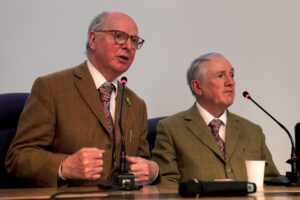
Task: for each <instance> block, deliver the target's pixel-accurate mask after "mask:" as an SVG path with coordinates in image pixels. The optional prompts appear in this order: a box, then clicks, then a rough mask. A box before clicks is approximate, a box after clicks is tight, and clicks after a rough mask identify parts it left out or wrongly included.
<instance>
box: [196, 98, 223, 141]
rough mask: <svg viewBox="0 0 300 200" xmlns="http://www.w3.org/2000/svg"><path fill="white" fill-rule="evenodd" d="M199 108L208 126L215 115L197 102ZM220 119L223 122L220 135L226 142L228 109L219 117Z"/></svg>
mask: <svg viewBox="0 0 300 200" xmlns="http://www.w3.org/2000/svg"><path fill="white" fill-rule="evenodd" d="M196 105H197V108H198V110H199V112H200V115H201V116H202V118H203V119H204V122H205V124H206V125H207V126H208V125H209V123H210V122H211V120H213V119H215V117H214V116H212V115H211V114H210V113H209V112H208V111H207V110H205V109H204V108H203V107H202V106H201V105H200V104H199V103H198V102H197V103H196ZM217 119H220V120H221V121H222V122H223V123H222V125H221V126H220V130H219V135H220V137H221V138H222V140H223V141H224V142H225V130H226V123H227V111H226V110H225V111H224V112H223V114H222V115H221V116H220V117H219V118H217Z"/></svg>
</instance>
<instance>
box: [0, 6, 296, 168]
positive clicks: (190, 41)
mask: <svg viewBox="0 0 300 200" xmlns="http://www.w3.org/2000/svg"><path fill="white" fill-rule="evenodd" d="M104 10H121V11H123V12H126V13H128V14H129V15H131V16H132V17H133V18H134V19H135V20H136V22H137V24H138V25H139V30H140V36H141V37H142V38H144V39H145V40H146V43H145V44H144V46H143V48H142V49H141V50H139V51H138V52H137V54H136V58H135V61H134V63H133V65H132V67H131V68H130V70H129V71H128V72H127V73H126V74H125V75H126V76H127V78H128V86H129V87H130V88H132V89H133V90H135V91H136V92H137V93H138V94H139V95H140V96H141V97H142V98H143V99H144V100H145V101H146V103H147V106H148V115H149V117H150V118H151V117H157V116H164V115H171V114H174V113H176V112H179V111H182V110H185V109H187V108H189V107H190V106H191V105H192V104H193V102H194V98H193V96H192V95H191V93H190V91H189V88H188V86H187V84H186V79H185V73H186V69H187V68H188V66H189V65H190V63H191V62H192V60H193V59H194V58H196V57H197V56H199V55H201V54H204V53H207V52H219V53H222V54H223V55H224V56H225V57H227V58H228V59H229V60H230V61H231V62H232V65H233V66H234V67H235V72H236V74H235V75H236V76H235V77H236V93H237V94H236V99H235V103H234V105H233V106H231V107H230V111H232V112H235V113H237V114H239V115H241V116H244V117H247V118H248V119H250V120H251V121H253V122H255V123H258V124H260V125H261V126H262V128H263V130H264V132H265V135H266V141H267V144H268V146H269V148H270V150H271V152H272V154H273V158H274V161H275V163H276V165H277V167H278V169H279V170H280V172H281V174H285V172H286V171H289V170H290V166H289V165H287V164H286V163H285V161H286V160H287V159H289V157H290V149H291V145H290V141H289V139H288V137H287V135H286V133H285V132H284V131H283V130H282V129H281V128H280V127H279V126H277V124H275V122H273V121H272V120H271V119H270V118H269V117H268V116H267V115H265V114H264V113H263V112H262V111H260V110H259V109H258V108H257V107H255V105H254V104H253V103H251V102H250V101H246V100H245V99H244V98H243V97H242V92H243V91H244V90H248V91H249V92H250V93H251V94H252V96H253V98H254V99H255V100H256V101H257V102H258V103H259V104H261V105H262V106H263V107H264V108H265V109H266V110H268V111H269V112H270V113H271V114H273V115H274V117H275V118H277V119H278V120H279V121H280V122H281V123H282V124H284V125H285V126H286V127H287V129H288V130H289V131H290V132H291V134H292V135H294V126H295V124H296V123H297V122H298V121H300V116H299V113H300V106H299V99H300V93H299V91H300V84H299V73H300V61H299V58H300V40H299V32H300V23H299V19H300V12H299V10H300V1H299V0H251V1H249V0H223V1H219V0H189V1H186V0H163V1H162V0H151V1H141V0H0V30H1V32H0V58H1V59H0V93H6V92H29V91H30V89H31V86H32V84H33V81H34V80H35V79H36V78H37V77H38V76H41V75H45V74H48V73H51V72H55V71H58V70H62V69H65V68H68V67H72V66H74V65H77V64H79V63H81V62H83V61H84V60H85V59H86V57H85V54H84V51H85V43H86V38H87V28H88V25H89V23H90V21H91V19H92V17H94V16H95V15H96V14H97V13H98V12H101V11H104Z"/></svg>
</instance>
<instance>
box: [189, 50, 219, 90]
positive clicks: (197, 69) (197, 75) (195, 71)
mask: <svg viewBox="0 0 300 200" xmlns="http://www.w3.org/2000/svg"><path fill="white" fill-rule="evenodd" d="M212 56H220V57H223V55H221V54H219V53H207V54H204V55H202V56H199V57H198V58H196V59H195V60H194V61H193V62H192V64H191V65H190V67H189V68H188V70H187V73H186V75H187V84H188V85H189V87H190V90H191V91H192V94H193V95H194V96H195V95H196V94H195V92H194V91H193V88H192V86H191V82H192V80H198V81H200V83H203V81H204V80H205V75H206V72H207V68H206V67H204V65H203V63H204V62H207V61H210V60H211V57H212Z"/></svg>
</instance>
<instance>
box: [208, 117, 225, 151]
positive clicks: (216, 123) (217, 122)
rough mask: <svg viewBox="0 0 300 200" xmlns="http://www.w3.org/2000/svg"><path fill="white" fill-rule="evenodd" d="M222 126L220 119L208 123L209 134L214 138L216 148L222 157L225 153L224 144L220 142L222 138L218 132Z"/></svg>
mask: <svg viewBox="0 0 300 200" xmlns="http://www.w3.org/2000/svg"><path fill="white" fill-rule="evenodd" d="M221 125H222V121H221V120H220V119H213V120H212V121H211V122H210V123H209V125H208V126H209V127H210V128H211V132H212V134H213V136H214V138H215V139H216V141H217V144H218V147H219V149H220V151H221V153H222V155H223V156H224V152H225V144H224V141H223V140H222V138H221V137H220V135H219V130H220V126H221Z"/></svg>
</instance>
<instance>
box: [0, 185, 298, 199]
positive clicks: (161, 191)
mask: <svg viewBox="0 0 300 200" xmlns="http://www.w3.org/2000/svg"><path fill="white" fill-rule="evenodd" d="M92 190H99V189H98V188H97V187H72V188H26V189H0V200H3V199H5V200H13V199H15V200H20V199H31V200H36V199H49V197H50V196H51V195H52V194H54V193H56V192H61V191H92ZM58 197H59V198H65V199H82V200H87V199H94V200H96V199H166V200H179V199H188V198H183V197H181V196H180V195H179V194H178V188H177V187H176V186H144V187H143V188H142V189H141V190H135V191H124V190H118V191H110V192H107V191H103V192H99V193H92V194H79V195H78V194H76V195H75V194H69V195H65V196H58ZM71 197H72V198H71ZM200 199H203V200H212V199H220V200H221V199H224V200H231V199H235V200H237V199H251V200H278V199H287V200H289V199H293V200H298V199H299V200H300V187H285V186H264V188H263V191H258V192H256V193H253V194H249V195H248V196H245V197H213V198H212V197H203V198H200Z"/></svg>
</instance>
